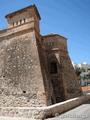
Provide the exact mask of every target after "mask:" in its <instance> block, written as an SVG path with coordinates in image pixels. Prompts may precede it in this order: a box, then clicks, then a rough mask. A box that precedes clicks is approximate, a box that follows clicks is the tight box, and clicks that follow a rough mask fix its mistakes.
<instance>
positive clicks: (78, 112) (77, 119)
mask: <svg viewBox="0 0 90 120" xmlns="http://www.w3.org/2000/svg"><path fill="white" fill-rule="evenodd" d="M46 120H90V101H88V102H86V103H84V104H82V105H80V106H78V107H76V108H74V109H72V110H69V111H67V112H65V113H63V114H61V115H58V114H56V117H54V118H48V119H46Z"/></svg>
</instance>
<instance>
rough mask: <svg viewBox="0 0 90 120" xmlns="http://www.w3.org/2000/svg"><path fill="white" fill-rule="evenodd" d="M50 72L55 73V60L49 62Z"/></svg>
mask: <svg viewBox="0 0 90 120" xmlns="http://www.w3.org/2000/svg"><path fill="white" fill-rule="evenodd" d="M50 73H51V74H56V73H57V63H56V62H52V63H50Z"/></svg>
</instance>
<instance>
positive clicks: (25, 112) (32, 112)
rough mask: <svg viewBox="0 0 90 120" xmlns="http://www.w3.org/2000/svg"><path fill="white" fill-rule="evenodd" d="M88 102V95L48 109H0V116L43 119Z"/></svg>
mask: <svg viewBox="0 0 90 120" xmlns="http://www.w3.org/2000/svg"><path fill="white" fill-rule="evenodd" d="M88 100H90V93H88V94H85V95H83V96H80V97H77V98H73V99H69V100H67V101H64V102H61V103H58V104H55V105H51V106H48V107H0V116H10V117H22V118H31V119H44V118H47V117H51V116H55V115H56V114H57V113H58V114H59V113H63V112H65V111H67V110H69V109H72V108H74V107H76V106H78V105H80V104H82V103H84V102H86V101H88Z"/></svg>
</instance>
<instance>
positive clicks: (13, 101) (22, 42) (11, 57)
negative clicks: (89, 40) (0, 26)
mask: <svg viewBox="0 0 90 120" xmlns="http://www.w3.org/2000/svg"><path fill="white" fill-rule="evenodd" d="M5 17H6V18H7V29H4V30H1V31H0V105H1V106H2V107H3V106H4V107H31V106H48V105H51V104H54V103H58V102H61V101H64V100H67V99H70V98H73V97H77V96H79V95H81V94H82V91H81V88H80V86H79V82H78V80H77V77H76V74H75V72H74V69H73V67H72V64H71V61H70V58H69V56H68V50H67V43H66V41H67V38H65V37H63V36H60V35H58V34H54V33H52V34H48V35H45V36H41V35H40V29H39V20H40V19H41V18H40V15H39V13H38V10H37V8H36V6H35V5H31V6H29V7H26V8H23V9H20V10H18V11H15V12H13V13H11V14H8V15H6V16H5Z"/></svg>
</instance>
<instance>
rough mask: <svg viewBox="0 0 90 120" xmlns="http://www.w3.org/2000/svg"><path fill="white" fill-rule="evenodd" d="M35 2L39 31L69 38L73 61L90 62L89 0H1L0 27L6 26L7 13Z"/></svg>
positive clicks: (68, 42)
mask: <svg viewBox="0 0 90 120" xmlns="http://www.w3.org/2000/svg"><path fill="white" fill-rule="evenodd" d="M33 4H35V5H36V6H37V9H38V11H39V13H40V16H41V20H40V31H41V32H40V34H41V35H45V34H49V33H58V34H60V35H62V36H64V37H66V38H68V40H67V44H68V51H69V55H70V58H71V61H74V62H75V63H77V64H79V63H83V62H87V64H90V0H2V2H1V3H0V30H2V29H6V19H5V18H4V16H5V15H6V14H9V13H11V12H14V11H16V10H19V9H21V8H24V7H27V6H30V5H33Z"/></svg>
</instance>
